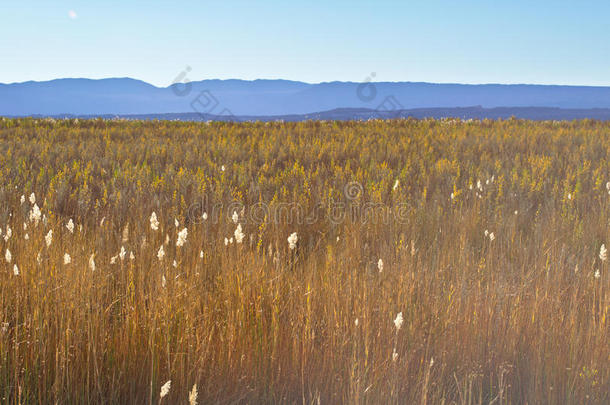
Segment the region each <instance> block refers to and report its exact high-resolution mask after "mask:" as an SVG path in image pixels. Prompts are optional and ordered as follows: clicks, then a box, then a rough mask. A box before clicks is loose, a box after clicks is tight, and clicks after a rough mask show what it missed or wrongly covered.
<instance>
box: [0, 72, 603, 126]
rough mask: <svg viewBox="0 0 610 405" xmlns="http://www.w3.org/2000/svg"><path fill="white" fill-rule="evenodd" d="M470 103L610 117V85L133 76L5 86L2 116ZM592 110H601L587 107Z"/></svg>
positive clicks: (251, 112)
mask: <svg viewBox="0 0 610 405" xmlns="http://www.w3.org/2000/svg"><path fill="white" fill-rule="evenodd" d="M472 106H478V107H477V109H475V112H477V114H479V115H481V114H482V115H483V116H487V115H489V114H487V113H486V111H495V112H496V113H495V114H496V115H497V113H498V111H504V110H502V109H497V107H519V108H515V109H514V111H517V112H518V113H517V115H519V114H520V113H523V114H525V115H527V114H530V115H531V114H532V111H538V112H540V111H546V112H548V113H549V114H551V115H553V116H557V119H561V118H562V114H561V113H558V112H561V111H563V110H559V109H569V110H573V111H572V113H571V114H572V115H571V116H570V117H572V116H575V117H588V116H591V117H592V118H599V117H597V116H596V114H597V115H599V114H601V115H602V116H603V117H605V116H606V115H608V117H610V110H609V111H606V110H605V109H610V87H592V86H562V85H553V86H548V85H501V84H484V85H469V84H433V83H415V82H374V83H354V82H328V83H319V84H309V83H303V82H297V81H288V80H254V81H245V80H202V81H197V82H191V83H189V84H187V85H185V84H174V85H172V86H169V87H164V88H162V87H156V86H153V85H151V84H148V83H145V82H143V81H140V80H135V79H130V78H116V79H101V80H91V79H57V80H51V81H46V82H33V81H30V82H24V83H12V84H0V115H3V116H28V115H43V116H61V115H75V116H107V115H121V116H125V115H147V114H154V115H162V114H171V113H180V114H182V115H186V116H188V115H189V114H193V113H195V114H196V115H199V116H201V115H202V114H203V115H205V116H208V117H214V116H249V117H258V116H266V117H270V116H290V115H291V116H300V115H308V116H309V117H311V116H312V115H311V114H312V113H318V112H324V111H331V110H336V109H340V110H338V111H340V112H341V114H340V115H341V116H342V117H343V118H345V117H347V118H348V119H349V117H350V114H352V112H354V114H356V116H358V117H360V118H362V117H363V116H364V117H366V115H367V111H369V112H370V111H372V112H378V113H379V112H382V113H383V112H399V111H407V110H412V109H420V110H419V111H422V110H421V109H424V111H426V110H430V111H432V110H435V111H441V112H442V114H446V115H447V116H451V115H454V116H455V115H457V114H452V111H454V109H455V111H458V112H459V111H464V109H463V108H462V109H461V110H460V109H458V108H460V107H472ZM523 107H527V108H523ZM533 107H536V108H533ZM540 107H545V108H542V109H541V108H540ZM548 107H553V108H548ZM558 108H559V109H558ZM590 109H602V110H595V111H592V112H590V113H587V111H588V110H590ZM574 110H576V111H577V112H576V113H575V112H574ZM465 111H470V110H469V109H466V110H465ZM363 112H364V115H363ZM507 113H510V111H508V112H507ZM490 114H491V113H490ZM545 114H546V113H545ZM574 114H575V115H574ZM491 115H494V114H491ZM543 115H544V114H543ZM570 117H568V118H570ZM603 117H602V118H603ZM490 118H491V116H490ZM543 118H544V117H543Z"/></svg>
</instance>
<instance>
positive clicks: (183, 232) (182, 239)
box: [176, 228, 189, 247]
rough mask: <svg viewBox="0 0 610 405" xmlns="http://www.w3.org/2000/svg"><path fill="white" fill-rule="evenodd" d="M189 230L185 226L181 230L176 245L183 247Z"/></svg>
mask: <svg viewBox="0 0 610 405" xmlns="http://www.w3.org/2000/svg"><path fill="white" fill-rule="evenodd" d="M188 234H189V231H188V230H187V229H186V228H184V229H183V230H181V231H180V232H178V239H177V240H176V246H178V247H182V246H184V244H185V243H186V237H187V236H188Z"/></svg>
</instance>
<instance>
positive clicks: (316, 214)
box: [0, 119, 610, 404]
mask: <svg viewBox="0 0 610 405" xmlns="http://www.w3.org/2000/svg"><path fill="white" fill-rule="evenodd" d="M609 181H610V123H602V122H596V121H579V122H571V123H559V122H538V123H534V122H530V121H522V120H507V121H471V122H463V121H459V120H457V121H455V120H444V121H438V120H436V121H434V120H425V121H416V120H398V121H385V122H384V121H369V122H304V123H267V124H266V123H240V124H231V123H208V124H205V123H179V122H142V121H133V122H127V121H102V120H91V121H77V120H62V121H53V120H35V119H20V120H9V119H2V120H1V121H0V228H1V230H2V233H1V234H0V249H1V256H0V323H1V329H0V349H1V350H0V401H1V402H2V403H8V404H26V403H27V404H29V403H31V404H36V403H40V404H47V403H57V404H71V403H106V404H110V403H117V404H119V403H123V404H127V403H130V404H139V403H142V404H145V403H158V402H162V403H165V404H180V403H184V404H186V403H189V401H190V403H191V404H192V403H195V402H196V403H199V404H205V403H227V404H229V403H231V404H232V403H303V404H317V403H322V404H335V403H369V404H382V403H407V404H426V403H428V404H442V403H444V404H451V403H456V404H479V403H482V404H489V403H494V404H523V403H529V404H544V403H549V404H607V403H609V402H610V366H609V364H610V344H609V341H610V334H609V331H610V328H609V325H610V322H609V319H608V318H609V316H610V291H609V287H610V277H609V274H608V271H609V269H608V267H609V262H608V261H607V254H606V252H605V245H609V246H610V232H609V231H610V229H609V220H610V191H609V190H610V183H608V182H609ZM153 213H154V215H153ZM185 230H186V231H185ZM604 244H605V245H604ZM602 245H604V247H602ZM168 381H171V384H170V385H165V387H164V389H162V386H163V385H164V384H166V383H167V382H168ZM195 385H196V387H195ZM168 389H169V390H168ZM195 391H196V393H195ZM161 392H163V393H164V394H165V393H167V395H165V396H163V397H162V395H161ZM189 396H190V398H189Z"/></svg>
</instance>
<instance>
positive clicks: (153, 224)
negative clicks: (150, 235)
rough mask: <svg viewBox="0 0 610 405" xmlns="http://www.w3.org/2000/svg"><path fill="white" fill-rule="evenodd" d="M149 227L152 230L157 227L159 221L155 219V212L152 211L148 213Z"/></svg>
mask: <svg viewBox="0 0 610 405" xmlns="http://www.w3.org/2000/svg"><path fill="white" fill-rule="evenodd" d="M150 229H152V230H153V231H156V230H158V229H159V221H158V220H157V214H156V213H155V212H154V211H153V213H152V214H150Z"/></svg>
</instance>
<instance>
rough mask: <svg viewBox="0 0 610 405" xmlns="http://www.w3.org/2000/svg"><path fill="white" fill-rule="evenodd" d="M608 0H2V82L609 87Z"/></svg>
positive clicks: (0, 73) (0, 62) (0, 21)
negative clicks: (179, 78)
mask: <svg viewBox="0 0 610 405" xmlns="http://www.w3.org/2000/svg"><path fill="white" fill-rule="evenodd" d="M608 16H610V2H608V1H607V0H606V1H589V0H580V1H565V0H555V1H547V0H539V1H531V0H528V1H522V0H512V1H508V0H507V1H500V0H498V1H494V0H486V1H483V0H479V1H468V0H464V1H440V0H421V1H420V0H414V1H407V0H404V1H386V0H376V1H358V0H351V1H343V0H324V1H319V0H308V1H285V0H284V1H271V0H261V1H254V0H243V1H237V0H222V1H221V0H215V1H207V0H206V1H190V0H183V1H179V2H175V1H154V0H149V1H139V0H134V1H128V0H123V1H115V0H105V1H92V0H88V1H60V0H55V1H49V0H44V1H42V0H29V1H22V2H19V1H3V2H2V6H1V7H0V83H13V82H22V81H28V80H37V81H40V80H50V79H55V78H64V77H88V78H106V77H132V78H136V79H141V80H144V81H146V82H149V83H152V84H154V85H157V86H168V85H169V84H171V83H172V82H173V81H174V80H175V79H176V77H177V76H178V75H180V73H181V72H184V71H185V69H187V67H188V69H190V70H188V74H187V79H189V80H203V79H229V78H238V79H247V80H253V79H278V78H281V79H289V80H300V81H305V82H309V83H319V82H327V81H335V80H339V81H354V82H361V81H364V80H371V79H372V80H374V81H416V82H420V81H425V82H437V83H536V84H574V85H602V86H607V85H610V75H609V73H610V41H609V39H610V23H609V22H608Z"/></svg>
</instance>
